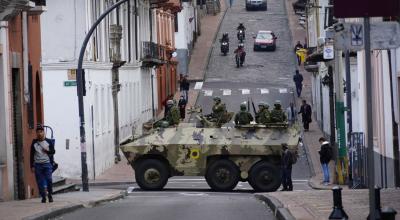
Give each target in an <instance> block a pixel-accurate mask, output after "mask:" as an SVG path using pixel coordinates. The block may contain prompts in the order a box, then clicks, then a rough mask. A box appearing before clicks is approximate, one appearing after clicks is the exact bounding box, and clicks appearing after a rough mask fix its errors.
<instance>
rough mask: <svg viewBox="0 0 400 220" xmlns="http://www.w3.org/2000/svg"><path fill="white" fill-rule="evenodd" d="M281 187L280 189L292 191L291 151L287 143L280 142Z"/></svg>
mask: <svg viewBox="0 0 400 220" xmlns="http://www.w3.org/2000/svg"><path fill="white" fill-rule="evenodd" d="M282 151H283V152H282V189H281V191H293V183H292V165H293V163H294V161H293V153H292V152H291V151H290V150H289V148H288V146H287V144H282Z"/></svg>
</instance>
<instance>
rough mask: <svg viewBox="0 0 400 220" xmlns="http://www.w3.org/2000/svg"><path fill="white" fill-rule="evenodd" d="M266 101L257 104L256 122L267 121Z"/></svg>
mask: <svg viewBox="0 0 400 220" xmlns="http://www.w3.org/2000/svg"><path fill="white" fill-rule="evenodd" d="M266 106H267V105H266V103H264V102H260V103H259V104H258V112H257V113H256V117H255V118H256V123H258V124H266V123H268V121H269V111H268V108H267V107H266Z"/></svg>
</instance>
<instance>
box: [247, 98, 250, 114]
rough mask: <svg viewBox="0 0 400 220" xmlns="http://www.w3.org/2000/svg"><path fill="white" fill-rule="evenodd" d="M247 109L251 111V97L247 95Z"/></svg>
mask: <svg viewBox="0 0 400 220" xmlns="http://www.w3.org/2000/svg"><path fill="white" fill-rule="evenodd" d="M247 111H248V112H250V97H247Z"/></svg>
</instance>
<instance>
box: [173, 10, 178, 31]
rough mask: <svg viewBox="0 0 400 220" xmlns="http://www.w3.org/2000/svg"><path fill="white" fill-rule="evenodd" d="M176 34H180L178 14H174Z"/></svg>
mask: <svg viewBox="0 0 400 220" xmlns="http://www.w3.org/2000/svg"><path fill="white" fill-rule="evenodd" d="M174 24H175V32H178V13H175V14H174Z"/></svg>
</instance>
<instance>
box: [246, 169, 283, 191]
mask: <svg viewBox="0 0 400 220" xmlns="http://www.w3.org/2000/svg"><path fill="white" fill-rule="evenodd" d="M249 184H250V185H251V186H252V187H253V189H254V190H255V191H257V192H273V191H276V190H277V189H278V188H279V186H280V185H281V172H280V170H279V168H277V167H276V166H274V165H272V164H270V163H268V162H266V161H260V162H258V163H256V164H255V165H254V166H253V167H252V168H251V170H250V173H249Z"/></svg>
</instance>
